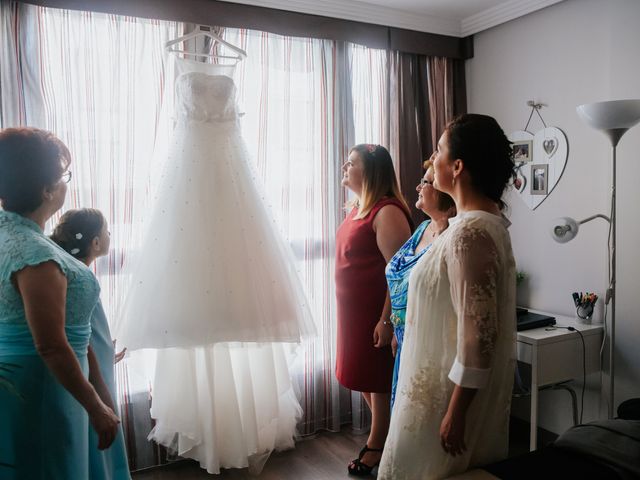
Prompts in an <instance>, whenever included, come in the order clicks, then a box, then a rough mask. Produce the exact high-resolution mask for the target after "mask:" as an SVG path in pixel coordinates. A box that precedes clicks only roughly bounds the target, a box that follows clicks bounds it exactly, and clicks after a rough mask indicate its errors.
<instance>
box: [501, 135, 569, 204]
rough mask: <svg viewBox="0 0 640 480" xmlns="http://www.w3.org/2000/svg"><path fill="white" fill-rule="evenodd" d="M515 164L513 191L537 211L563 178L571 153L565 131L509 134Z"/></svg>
mask: <svg viewBox="0 0 640 480" xmlns="http://www.w3.org/2000/svg"><path fill="white" fill-rule="evenodd" d="M509 140H511V142H512V143H513V152H514V161H515V163H516V180H515V182H514V190H515V191H516V192H517V194H518V195H519V196H520V198H522V200H523V201H524V203H526V205H527V206H528V207H529V208H530V209H531V210H535V209H536V208H538V207H539V206H540V204H541V203H542V202H543V201H544V200H545V199H546V198H547V196H549V194H550V193H551V192H552V191H553V189H554V188H555V187H556V185H557V184H558V182H559V181H560V177H561V176H562V173H563V172H564V168H565V166H566V164H567V158H568V154H569V144H568V142H567V137H566V136H565V134H564V132H563V131H562V130H560V129H559V128H557V127H547V128H544V129H542V130H540V131H538V132H536V134H535V135H534V134H532V133H531V132H526V131H524V130H519V131H516V132H513V133H512V134H511V135H509Z"/></svg>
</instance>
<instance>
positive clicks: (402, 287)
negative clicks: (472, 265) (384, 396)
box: [385, 220, 431, 406]
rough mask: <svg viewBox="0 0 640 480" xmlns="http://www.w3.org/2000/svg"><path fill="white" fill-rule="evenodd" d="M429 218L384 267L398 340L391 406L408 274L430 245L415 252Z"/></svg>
mask: <svg viewBox="0 0 640 480" xmlns="http://www.w3.org/2000/svg"><path fill="white" fill-rule="evenodd" d="M430 222H431V221H430V220H425V221H424V222H422V223H421V224H420V225H419V226H418V228H416V231H415V232H413V235H411V238H409V240H407V241H406V242H405V244H404V245H403V246H402V247H400V250H398V251H397V252H396V254H395V255H394V256H393V257H392V258H391V260H390V261H389V263H388V264H387V267H386V269H385V275H386V276H387V284H388V285H389V296H390V298H391V323H392V324H393V333H394V334H395V336H396V340H397V341H398V349H397V350H396V358H395V363H394V365H393V380H392V384H391V406H393V403H394V400H395V397H396V387H397V385H398V373H399V372H400V355H401V353H402V342H403V340H404V323H405V315H406V313H407V293H408V291H409V275H410V274H411V270H412V269H413V267H414V266H415V265H416V263H418V260H420V258H422V255H423V254H424V252H426V251H427V250H428V249H429V247H430V246H431V245H428V246H427V247H426V248H424V249H423V250H421V251H419V252H416V247H417V246H418V244H419V243H420V239H421V238H422V234H423V233H424V231H425V229H426V228H427V226H429V223H430Z"/></svg>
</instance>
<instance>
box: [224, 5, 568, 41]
mask: <svg viewBox="0 0 640 480" xmlns="http://www.w3.org/2000/svg"><path fill="white" fill-rule="evenodd" d="M222 1H226V2H229V3H240V4H244V5H253V6H256V7H265V8H274V9H277V10H287V11H290V12H299V13H308V14H311V15H321V16H323V17H331V18H341V19H345V20H354V21H358V22H364V23H372V24H374V25H384V26H390V27H397V28H405V29H407V30H415V31H418V32H428V33H436V34H440V35H450V36H453V37H467V36H469V35H472V34H474V33H478V32H481V31H483V30H487V29H489V28H491V27H495V26H496V25H500V24H501V23H505V22H508V21H509V20H513V19H515V18H518V17H522V16H524V15H527V14H528V13H532V12H535V11H536V10H540V9H542V8H545V7H548V6H550V5H553V4H555V3H559V2H561V1H563V0H505V1H503V2H502V3H500V4H499V5H496V6H494V7H491V8H488V9H486V10H483V11H481V12H479V13H476V14H474V15H471V16H468V17H465V18H463V19H462V20H460V19H458V18H455V17H453V16H452V17H450V18H445V17H442V16H435V15H428V14H425V13H423V12H411V11H407V10H399V9H396V8H392V7H387V6H384V7H383V6H380V5H375V4H372V3H367V2H366V0H364V1H358V0H222ZM389 5H393V1H392V0H390V1H389ZM425 7H426V8H428V3H427V5H425Z"/></svg>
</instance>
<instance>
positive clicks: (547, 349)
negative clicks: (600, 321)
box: [538, 335, 602, 386]
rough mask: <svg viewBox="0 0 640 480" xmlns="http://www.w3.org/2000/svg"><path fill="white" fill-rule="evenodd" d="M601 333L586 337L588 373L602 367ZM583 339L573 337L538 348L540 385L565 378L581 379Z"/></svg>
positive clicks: (561, 380)
mask: <svg viewBox="0 0 640 480" xmlns="http://www.w3.org/2000/svg"><path fill="white" fill-rule="evenodd" d="M601 339H602V337H601V336H600V335H592V336H589V337H585V339H584V340H585V347H586V373H587V374H589V373H593V372H597V371H598V370H599V369H600V342H601ZM582 355H583V354H582V341H581V340H580V338H579V337H578V338H572V339H571V340H567V341H565V342H557V343H552V344H548V345H541V346H539V348H538V385H539V386H544V385H549V384H551V383H557V382H563V381H565V380H572V379H574V380H581V379H582V373H583V358H582Z"/></svg>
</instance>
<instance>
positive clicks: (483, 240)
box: [378, 211, 516, 480]
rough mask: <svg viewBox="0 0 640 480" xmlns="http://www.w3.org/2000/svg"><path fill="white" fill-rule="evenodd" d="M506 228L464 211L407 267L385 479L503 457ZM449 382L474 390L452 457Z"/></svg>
mask: <svg viewBox="0 0 640 480" xmlns="http://www.w3.org/2000/svg"><path fill="white" fill-rule="evenodd" d="M507 225H508V221H507V220H506V219H504V218H501V217H498V216H496V215H492V214H490V213H487V212H482V211H473V212H466V213H463V214H460V215H459V216H458V217H456V218H455V219H451V221H450V226H449V228H448V229H447V230H445V231H444V232H443V233H442V234H441V235H440V237H439V238H438V239H437V240H436V241H435V242H434V243H433V245H432V246H431V248H430V249H429V250H428V251H427V253H425V255H424V256H423V257H422V258H421V259H420V261H419V262H418V263H417V264H416V266H415V267H414V269H413V271H412V272H411V275H410V277H409V292H408V299H407V316H406V319H407V320H406V327H405V334H404V344H403V346H402V361H401V362H400V373H399V378H398V389H397V394H396V401H395V404H394V407H393V412H392V414H391V425H390V429H389V434H388V437H387V441H386V443H385V446H384V452H383V454H382V460H381V462H380V469H379V473H378V478H379V479H381V480H436V479H441V478H446V477H449V476H451V475H454V474H457V473H461V472H464V471H465V470H467V469H468V468H470V467H473V466H478V465H482V464H487V463H491V462H493V461H497V460H501V459H503V458H506V456H507V448H508V436H509V409H510V405H511V388H512V384H513V375H514V367H515V342H516V340H515V337H516V319H515V317H516V311H515V281H516V273H515V261H514V259H513V254H512V251H511V241H510V239H509V233H508V232H507V228H506V227H507ZM454 384H457V385H460V386H462V387H468V388H475V389H478V390H477V393H476V395H475V397H474V399H473V401H472V403H471V406H470V407H469V410H468V412H467V416H466V426H465V436H464V441H465V443H466V447H467V450H466V451H465V452H464V453H463V454H462V455H458V456H455V457H454V456H451V455H449V454H447V453H445V452H444V450H443V449H442V446H441V444H440V434H439V432H440V425H441V422H442V419H443V418H444V415H445V413H446V411H447V407H448V405H449V400H450V398H451V393H452V391H453V387H454Z"/></svg>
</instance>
